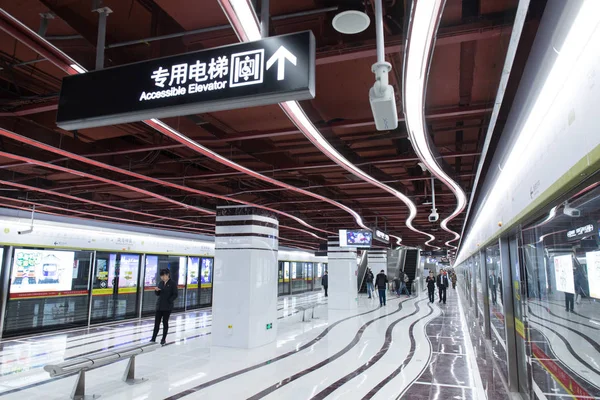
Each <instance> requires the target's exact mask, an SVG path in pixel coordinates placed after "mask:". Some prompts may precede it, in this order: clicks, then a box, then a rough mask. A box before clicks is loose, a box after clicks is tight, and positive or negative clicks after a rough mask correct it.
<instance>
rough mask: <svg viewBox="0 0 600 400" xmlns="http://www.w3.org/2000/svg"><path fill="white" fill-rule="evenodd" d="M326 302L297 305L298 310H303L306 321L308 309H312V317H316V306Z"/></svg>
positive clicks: (304, 320)
mask: <svg viewBox="0 0 600 400" xmlns="http://www.w3.org/2000/svg"><path fill="white" fill-rule="evenodd" d="M323 304H324V303H318V302H315V303H309V304H304V305H301V306H298V307H296V309H297V310H299V311H302V322H306V311H307V310H311V311H312V314H311V317H310V318H311V319H315V308H316V307H319V306H322V305H323Z"/></svg>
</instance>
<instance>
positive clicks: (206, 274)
mask: <svg viewBox="0 0 600 400" xmlns="http://www.w3.org/2000/svg"><path fill="white" fill-rule="evenodd" d="M212 264H213V259H212V258H203V259H202V269H201V271H200V279H201V282H202V283H212Z"/></svg>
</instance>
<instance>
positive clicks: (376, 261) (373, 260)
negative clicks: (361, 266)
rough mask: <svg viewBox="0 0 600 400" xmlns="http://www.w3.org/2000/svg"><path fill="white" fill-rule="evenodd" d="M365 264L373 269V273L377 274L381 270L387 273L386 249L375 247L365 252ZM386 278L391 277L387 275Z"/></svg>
mask: <svg viewBox="0 0 600 400" xmlns="http://www.w3.org/2000/svg"><path fill="white" fill-rule="evenodd" d="M367 266H368V267H369V268H371V270H372V271H373V275H375V276H377V274H378V273H379V272H381V270H383V271H384V272H385V274H386V275H387V273H388V272H387V250H386V249H375V250H369V251H368V252H367ZM388 278H391V277H389V276H388Z"/></svg>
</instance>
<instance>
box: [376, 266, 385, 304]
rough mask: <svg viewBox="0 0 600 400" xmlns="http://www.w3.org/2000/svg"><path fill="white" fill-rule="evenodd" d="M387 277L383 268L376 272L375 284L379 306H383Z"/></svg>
mask: <svg viewBox="0 0 600 400" xmlns="http://www.w3.org/2000/svg"><path fill="white" fill-rule="evenodd" d="M387 284H388V277H387V275H386V274H385V272H384V271H383V270H381V272H380V273H378V274H377V278H375V285H376V286H377V290H378V291H379V307H383V306H385V291H386V289H387Z"/></svg>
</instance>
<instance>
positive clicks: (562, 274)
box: [554, 254, 575, 293]
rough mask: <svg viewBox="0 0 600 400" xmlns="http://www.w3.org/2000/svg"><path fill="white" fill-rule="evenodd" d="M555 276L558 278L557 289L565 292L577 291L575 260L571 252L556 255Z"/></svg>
mask: <svg viewBox="0 0 600 400" xmlns="http://www.w3.org/2000/svg"><path fill="white" fill-rule="evenodd" d="M554 276H555V279H556V290H558V291H561V292H565V293H575V281H574V280H573V261H572V259H571V255H570V254H565V255H562V256H555V257H554Z"/></svg>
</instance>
